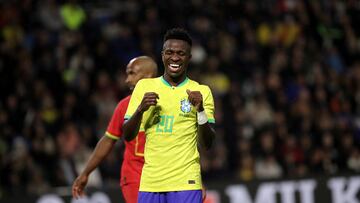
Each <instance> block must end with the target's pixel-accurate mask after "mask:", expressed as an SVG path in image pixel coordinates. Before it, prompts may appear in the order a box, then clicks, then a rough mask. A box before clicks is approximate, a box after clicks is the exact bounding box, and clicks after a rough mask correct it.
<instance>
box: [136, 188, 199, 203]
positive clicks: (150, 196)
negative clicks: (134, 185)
mask: <svg viewBox="0 0 360 203" xmlns="http://www.w3.org/2000/svg"><path fill="white" fill-rule="evenodd" d="M174 202H176V203H201V202H202V192H201V190H185V191H178V192H139V199H138V203H174Z"/></svg>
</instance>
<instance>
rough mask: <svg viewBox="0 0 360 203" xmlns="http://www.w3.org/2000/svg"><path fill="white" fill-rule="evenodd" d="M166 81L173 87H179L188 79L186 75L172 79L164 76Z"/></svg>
mask: <svg viewBox="0 0 360 203" xmlns="http://www.w3.org/2000/svg"><path fill="white" fill-rule="evenodd" d="M163 77H164V79H165V80H166V81H167V82H168V83H169V84H170V85H171V86H175V87H176V86H178V85H179V84H180V83H182V82H183V81H184V80H185V79H186V75H185V74H184V75H182V76H179V77H177V78H173V77H170V76H169V75H167V74H164V75H163Z"/></svg>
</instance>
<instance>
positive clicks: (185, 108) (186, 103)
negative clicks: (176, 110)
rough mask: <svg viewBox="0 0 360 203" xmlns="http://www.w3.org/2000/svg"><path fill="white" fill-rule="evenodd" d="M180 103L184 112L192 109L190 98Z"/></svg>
mask: <svg viewBox="0 0 360 203" xmlns="http://www.w3.org/2000/svg"><path fill="white" fill-rule="evenodd" d="M180 104H181V106H180V109H181V111H182V112H184V113H189V112H190V111H191V104H190V102H189V100H187V99H183V100H181V102H180Z"/></svg>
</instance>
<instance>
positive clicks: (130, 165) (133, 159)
mask: <svg viewBox="0 0 360 203" xmlns="http://www.w3.org/2000/svg"><path fill="white" fill-rule="evenodd" d="M126 74H127V78H126V80H125V82H126V84H127V85H128V86H129V88H130V90H133V89H134V87H135V85H136V83H137V82H138V81H139V80H140V79H142V78H151V77H156V75H157V65H156V63H155V61H154V60H153V59H151V58H150V57H148V56H140V57H137V58H134V59H132V60H131V61H130V62H129V64H128V65H127V68H126ZM130 97H131V96H127V97H126V98H124V99H122V100H121V101H120V102H119V103H118V105H117V107H116V109H115V111H114V113H113V116H112V118H111V120H110V123H109V125H108V128H107V130H106V133H105V135H104V136H103V137H102V138H101V139H100V141H99V142H98V143H97V146H96V148H95V150H94V152H93V153H92V155H91V157H90V159H89V161H88V162H87V165H86V167H85V169H84V170H83V171H82V173H81V174H80V175H79V176H78V177H77V178H76V180H75V181H74V183H73V186H72V194H73V197H75V198H76V199H77V198H79V197H80V196H82V195H84V188H85V186H86V184H87V181H88V177H89V175H90V173H91V172H92V171H93V170H94V169H95V168H96V167H97V166H98V165H99V164H100V162H101V161H102V160H103V159H104V158H105V157H106V156H107V155H108V154H109V152H110V151H111V149H112V148H113V146H114V144H115V142H116V141H117V140H118V139H119V138H120V137H121V136H123V130H122V124H123V122H124V115H125V112H126V109H127V107H128V104H129V101H130ZM136 135H137V136H136V138H135V139H134V140H132V141H129V142H127V141H125V153H124V159H123V164H122V167H121V180H120V186H121V190H122V193H123V197H124V199H125V201H126V202H127V203H135V202H137V197H138V191H139V184H140V176H141V170H142V167H143V164H144V155H143V152H144V142H145V136H144V132H142V131H140V132H139V133H136Z"/></svg>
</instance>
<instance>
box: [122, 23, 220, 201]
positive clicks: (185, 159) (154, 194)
mask: <svg viewBox="0 0 360 203" xmlns="http://www.w3.org/2000/svg"><path fill="white" fill-rule="evenodd" d="M191 45H192V40H191V38H190V36H189V34H188V33H187V32H186V31H185V30H184V29H181V28H174V29H170V30H168V31H167V33H166V34H165V36H164V41H163V50H162V61H163V65H164V70H165V71H164V74H163V75H162V76H161V77H158V78H152V79H142V80H140V81H139V82H138V83H137V84H136V87H135V89H134V92H133V94H132V97H131V100H130V103H129V106H128V109H127V112H126V114H125V119H127V121H126V122H125V123H124V125H123V131H124V138H125V139H126V140H132V139H134V138H135V137H136V132H138V131H139V130H140V131H145V134H146V143H145V151H144V156H145V164H144V167H143V171H142V175H141V181H140V189H139V190H140V192H139V200H138V202H140V203H160V202H161V203H166V202H169V203H172V202H177V203H187V202H188V203H197V202H198V203H200V202H202V192H201V188H202V182H201V174H200V163H199V161H200V156H199V152H198V148H197V147H198V141H199V142H200V144H201V146H204V147H205V148H210V147H211V145H212V142H213V140H214V138H215V131H214V129H213V127H212V126H211V125H210V123H214V122H215V119H214V100H213V96H212V93H211V91H210V88H209V87H208V86H205V85H200V84H199V83H197V82H195V81H193V80H191V79H189V78H188V77H187V68H188V64H189V61H190V59H191ZM199 130H200V131H201V133H199V134H198V131H199Z"/></svg>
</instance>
